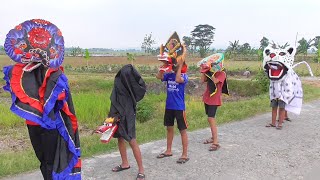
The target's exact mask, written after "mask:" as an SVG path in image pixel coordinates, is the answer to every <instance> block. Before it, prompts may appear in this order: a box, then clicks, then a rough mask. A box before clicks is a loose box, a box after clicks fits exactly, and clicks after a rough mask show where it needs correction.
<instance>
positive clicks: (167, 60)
mask: <svg viewBox="0 0 320 180" xmlns="http://www.w3.org/2000/svg"><path fill="white" fill-rule="evenodd" d="M183 52H184V49H183V46H182V45H181V41H180V39H179V36H178V34H177V32H174V33H173V34H172V35H171V36H170V38H169V39H168V41H167V42H166V44H165V46H163V44H161V46H160V54H159V55H158V56H157V57H158V60H159V61H162V62H163V65H162V66H161V67H160V68H159V70H160V71H164V72H172V70H173V71H175V70H176V68H177V60H179V59H181V57H182V54H183ZM187 69H188V67H187V65H186V63H185V62H184V63H183V67H182V69H181V73H186V72H187Z"/></svg>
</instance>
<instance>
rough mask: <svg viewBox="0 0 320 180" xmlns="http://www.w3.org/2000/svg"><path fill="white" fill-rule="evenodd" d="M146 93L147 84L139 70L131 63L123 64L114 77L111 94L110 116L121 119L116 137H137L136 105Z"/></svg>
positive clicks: (128, 138) (129, 138)
mask: <svg viewBox="0 0 320 180" xmlns="http://www.w3.org/2000/svg"><path fill="white" fill-rule="evenodd" d="M145 93H146V85H145V82H144V81H143V79H142V78H141V76H140V74H139V73H138V71H137V70H136V69H135V68H134V67H133V66H132V65H131V64H128V65H125V66H123V67H122V68H121V69H120V70H119V72H118V73H117V75H116V76H115V79H114V87H113V90H112V93H111V96H110V100H111V106H110V112H109V114H108V117H115V119H119V120H120V121H119V122H118V126H119V127H118V130H117V132H116V133H115V134H114V137H116V138H119V137H122V138H124V139H125V140H127V141H130V140H131V139H135V138H136V125H135V124H136V123H135V121H136V105H137V102H139V101H140V100H141V99H142V98H143V97H144V95H145Z"/></svg>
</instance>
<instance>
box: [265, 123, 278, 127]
mask: <svg viewBox="0 0 320 180" xmlns="http://www.w3.org/2000/svg"><path fill="white" fill-rule="evenodd" d="M266 127H276V125H273V124H271V123H270V124H268V125H266Z"/></svg>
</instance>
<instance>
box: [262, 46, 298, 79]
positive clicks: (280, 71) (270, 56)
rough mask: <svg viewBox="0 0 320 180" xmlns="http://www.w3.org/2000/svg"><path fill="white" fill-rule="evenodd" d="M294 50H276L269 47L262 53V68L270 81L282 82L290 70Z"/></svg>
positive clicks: (290, 48) (292, 48)
mask: <svg viewBox="0 0 320 180" xmlns="http://www.w3.org/2000/svg"><path fill="white" fill-rule="evenodd" d="M295 53H296V49H295V48H294V47H289V48H287V49H280V48H279V49H276V48H272V47H270V46H268V47H266V48H265V49H264V51H263V65H262V66H263V68H264V71H265V72H266V74H267V75H268V78H269V79H270V80H274V81H279V80H282V79H283V78H284V77H285V76H286V75H287V72H288V70H289V69H292V65H293V62H294V55H295Z"/></svg>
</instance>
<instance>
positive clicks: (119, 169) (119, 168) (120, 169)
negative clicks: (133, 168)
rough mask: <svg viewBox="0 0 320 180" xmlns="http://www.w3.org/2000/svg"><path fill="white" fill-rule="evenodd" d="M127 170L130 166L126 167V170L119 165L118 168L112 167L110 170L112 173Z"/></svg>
mask: <svg viewBox="0 0 320 180" xmlns="http://www.w3.org/2000/svg"><path fill="white" fill-rule="evenodd" d="M129 168H130V166H128V167H126V168H123V167H122V166H121V165H119V166H116V167H114V168H113V169H112V171H113V172H119V171H123V170H127V169H129Z"/></svg>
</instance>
